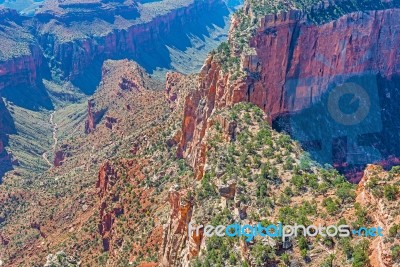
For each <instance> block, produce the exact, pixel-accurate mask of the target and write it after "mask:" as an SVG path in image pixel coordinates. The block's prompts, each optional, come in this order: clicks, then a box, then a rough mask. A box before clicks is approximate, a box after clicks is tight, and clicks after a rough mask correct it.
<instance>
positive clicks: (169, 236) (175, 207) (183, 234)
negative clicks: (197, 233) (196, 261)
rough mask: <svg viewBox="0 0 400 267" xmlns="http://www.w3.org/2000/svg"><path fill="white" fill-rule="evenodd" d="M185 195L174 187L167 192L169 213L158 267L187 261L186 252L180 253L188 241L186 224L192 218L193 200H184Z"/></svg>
mask: <svg viewBox="0 0 400 267" xmlns="http://www.w3.org/2000/svg"><path fill="white" fill-rule="evenodd" d="M185 193H186V192H183V191H178V188H174V187H173V188H171V189H170V191H169V195H168V201H169V204H170V206H171V212H170V216H169V220H168V222H167V224H166V225H164V236H163V244H162V250H161V253H160V258H161V264H160V266H175V265H176V264H177V263H179V262H185V261H186V262H187V260H188V258H187V257H188V255H189V254H188V251H186V250H183V251H182V248H183V247H185V244H186V242H187V241H188V224H189V222H190V219H191V217H192V209H193V200H192V199H185ZM200 240H201V238H200ZM192 247H193V246H192ZM193 253H194V252H193Z"/></svg>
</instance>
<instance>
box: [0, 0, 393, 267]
mask: <svg viewBox="0 0 400 267" xmlns="http://www.w3.org/2000/svg"><path fill="white" fill-rule="evenodd" d="M159 2H160V1H156V2H154V1H140V2H135V1H126V2H125V3H123V5H122V7H123V8H121V6H120V5H119V4H118V3H117V2H116V1H97V0H94V1H90V2H88V3H86V4H81V3H76V2H74V1H72V0H68V1H65V2H62V3H59V2H56V1H51V0H50V1H48V2H46V3H44V4H43V6H42V7H40V8H39V9H38V10H37V11H36V13H35V15H34V16H33V17H32V18H27V17H23V16H20V15H18V14H17V13H15V12H12V11H9V10H3V11H2V12H6V13H4V14H7V16H5V19H4V21H3V24H1V22H0V24H1V25H3V26H2V27H4V29H5V31H9V32H10V33H12V32H13V29H19V30H22V32H23V33H24V34H23V35H22V36H24V38H23V42H21V43H22V44H23V47H22V48H23V49H22V50H18V49H16V48H15V47H13V46H11V49H14V48H15V50H12V51H9V55H15V56H10V57H4V60H3V61H1V62H2V63H1V64H4V65H1V66H3V67H2V68H0V70H2V71H0V77H1V78H0V81H3V82H2V83H0V84H2V86H3V87H1V90H0V93H1V94H2V95H4V96H5V100H4V103H3V102H1V103H0V115H1V117H0V118H1V120H0V129H1V135H0V139H1V141H0V157H1V159H0V160H4V162H6V164H5V165H3V164H2V166H6V168H4V170H3V172H5V173H8V174H12V175H13V176H7V177H6V179H4V183H3V184H2V185H0V202H1V204H2V205H1V206H0V227H1V230H2V232H1V235H0V241H1V245H2V246H1V247H0V262H5V263H6V264H7V266H20V265H24V264H26V263H29V264H36V265H43V263H44V262H46V264H45V266H52V264H55V263H58V262H57V261H59V262H61V261H64V262H65V263H71V264H73V265H79V264H80V263H82V264H85V265H89V266H128V265H133V266H141V267H144V266H196V267H197V266H223V265H226V263H227V262H229V264H230V265H231V266H252V267H253V266H254V267H255V266H257V267H259V266H266V265H270V266H277V265H289V263H290V264H293V265H296V266H352V265H353V263H354V262H357V263H358V264H360V263H361V264H360V265H359V266H365V265H362V263H367V262H368V261H369V262H370V263H371V265H372V266H391V265H394V264H397V263H398V262H399V260H400V253H399V252H398V251H400V243H399V242H398V236H399V233H400V230H399V231H397V230H396V229H397V228H398V227H399V226H398V225H400V224H399V222H400V215H399V214H400V212H399V210H398V207H397V205H396V203H397V201H398V199H399V197H400V194H399V190H398V185H399V180H400V171H399V169H396V168H393V169H391V171H385V170H384V169H383V168H382V167H381V166H375V165H368V163H377V164H381V165H382V166H383V167H385V168H386V169H390V168H391V167H392V165H396V164H397V163H398V161H399V160H398V158H400V155H398V153H399V151H400V148H399V147H398V146H399V145H398V142H397V140H398V139H397V137H398V136H397V135H398V131H397V130H396V129H397V128H398V126H397V119H396V118H397V117H398V115H399V108H398V107H397V105H396V103H397V102H398V99H399V97H400V96H399V95H398V94H399V92H398V84H399V80H398V74H399V73H398V72H399V66H400V65H398V62H399V54H398V53H397V51H399V47H398V46H399V42H398V39H399V27H400V26H399V25H400V13H399V12H400V11H399V9H398V8H396V6H391V8H380V9H376V10H375V9H371V10H362V11H354V10H351V12H347V11H346V12H345V13H346V14H342V15H340V16H336V17H329V20H328V21H325V20H323V19H321V21H322V22H321V21H320V22H321V23H319V24H316V23H315V21H316V20H315V17H313V16H314V15H315V14H314V15H310V10H300V9H299V8H293V6H291V7H290V8H288V9H289V10H282V11H281V12H276V13H277V14H271V13H272V12H270V11H268V12H267V14H261V15H260V10H259V9H258V6H256V2H257V1H246V3H245V5H244V7H243V9H241V10H240V11H239V12H238V13H236V14H235V15H233V17H232V21H231V28H230V32H229V39H228V42H227V43H224V44H222V45H221V46H219V47H218V48H216V49H215V50H213V51H212V52H211V53H210V55H209V56H208V57H207V59H206V60H205V62H204V64H203V65H202V68H201V70H200V72H199V73H198V74H187V73H188V72H190V70H191V68H192V67H193V66H188V67H187V70H186V71H187V73H177V72H168V73H166V74H165V77H163V80H164V79H165V82H164V81H160V80H159V79H158V77H157V75H159V73H158V74H157V72H158V71H159V69H160V68H161V69H162V68H164V70H165V69H169V68H172V69H173V68H175V67H176V66H178V65H179V64H181V63H179V64H178V65H174V64H175V63H176V62H175V63H173V62H174V60H176V58H173V56H174V53H175V52H176V50H174V49H178V50H179V49H180V50H181V51H186V52H187V51H190V52H188V53H186V52H184V53H183V54H182V55H184V56H188V54H191V53H192V52H193V50H190V49H193V48H188V47H187V46H192V45H193V43H192V42H191V41H193V39H191V41H188V40H187V38H186V37H184V36H182V32H185V33H187V35H191V34H194V33H195V34H197V37H198V38H200V39H201V38H204V40H207V41H208V40H209V39H207V38H212V39H215V40H216V41H217V42H219V40H220V39H221V38H222V37H221V36H219V33H217V36H208V37H204V36H203V34H204V33H205V31H204V28H207V27H211V25H213V23H217V24H219V25H220V26H221V27H225V24H224V21H223V19H216V20H214V19H213V20H205V19H206V18H205V17H207V15H208V14H209V13H211V12H215V10H216V9H218V8H220V9H219V11H221V10H222V12H221V13H218V14H219V15H224V14H228V13H229V11H228V10H227V6H226V5H224V3H223V2H222V1H218V0H205V1H195V0H193V1H169V0H165V1H161V2H163V3H164V4H165V3H167V6H168V7H169V8H168V9H162V8H161V7H162V6H161V7H160V6H159V5H158V4H160V3H159ZM285 2H286V1H285ZM293 2H296V1H293ZM338 2H340V3H344V2H346V1H338ZM385 2H386V3H390V2H391V1H385ZM238 3H239V2H237V1H228V5H236V4H238ZM260 3H261V1H260ZM262 3H266V1H262ZM296 3H298V2H296ZM325 5H326V6H323V5H322V6H319V7H318V9H315V10H314V9H313V11H312V12H316V13H317V14H325V13H324V12H326V10H330V8H332V5H333V6H334V2H332V1H329V2H325ZM160 8H161V9H160ZM126 10H128V11H129V12H128V13H129V14H127V13H126ZM316 10H317V11H316ZM346 10H347V9H346ZM107 11H110V12H107ZM156 11H157V12H156ZM312 12H311V13H312ZM329 12H330V11H329ZM105 13H107V14H109V17H108V16H106V17H103V16H102V15H104V14H105ZM261 13H262V12H261ZM73 14H77V16H76V17H75V16H73ZM99 14H101V15H99ZM329 14H330V13H329ZM321 16H322V15H321ZM324 18H325V17H324ZM200 20H205V23H204V21H203V24H202V25H203V26H202V27H200V28H199V29H198V30H199V31H198V32H196V31H193V29H190V28H189V30H188V28H187V25H188V24H192V25H195V26H194V27H197V26H198V25H199V23H200V22H201V21H200ZM246 21H247V23H248V24H246ZM317 21H319V20H317ZM200 24H201V23H200ZM213 27H214V26H213ZM246 27H249V28H246ZM186 30H188V31H186ZM247 31H248V32H250V33H251V34H250V36H249V38H248V39H243V38H240V36H241V35H240V32H247ZM32 33H34V34H32ZM206 35H207V34H206ZM209 35H211V34H209ZM3 37H4V36H2V38H3ZM180 37H182V39H183V40H182V39H179V38H180ZM13 38H14V37H13ZM13 38H9V39H11V40H14V39H13ZM15 38H21V37H19V36H15ZM5 39H7V38H5ZM177 39H179V41H174V40H177ZM160 43H161V44H160ZM160 46H161V47H160ZM35 49H38V50H37V53H36V52H35V53H34V52H32V51H34V50H35ZM194 49H195V50H197V51H203V48H202V43H198V44H197V46H195V48H194ZM2 51H3V50H2ZM4 51H5V50H4ZM226 51H228V53H227V52H226ZM18 53H19V54H18ZM159 53H160V54H159ZM162 53H166V54H162ZM161 54H162V55H161ZM199 54H201V55H203V54H202V53H200V52H199ZM149 55H151V56H153V57H156V58H157V57H160V58H158V59H159V61H160V62H161V63H160V62H157V63H158V64H154V62H153V61H152V60H149V58H148V56H149ZM201 55H200V56H199V57H201ZM184 56H182V57H184ZM189 56H190V55H189ZM2 59H3V58H2ZM164 59H166V61H165V62H163V60H164ZM133 60H135V61H137V62H136V63H135V62H134V61H133ZM153 60H154V58H153ZM182 61H183V63H185V60H183V59H182ZM10 70H11V71H10ZM1 75H3V76H1ZM10 77H17V78H15V79H10ZM23 88H25V91H24V89H23ZM26 88H27V89H26ZM60 88H61V89H60ZM13 90H14V91H13ZM343 91H344V92H345V93H342V92H343ZM21 92H22V95H23V94H24V93H26V92H32V95H34V94H33V93H40V92H42V93H43V94H44V96H43V97H44V98H45V97H46V94H47V97H48V98H50V100H51V103H52V104H53V105H54V107H53V108H51V107H48V108H43V107H42V106H39V107H37V106H33V107H31V109H32V110H29V111H30V112H27V110H28V108H26V107H25V108H24V109H22V108H21V107H20V106H18V103H17V104H15V103H12V101H10V99H12V98H10V97H12V96H13V93H14V94H15V95H17V96H18V94H21ZM337 92H339V97H344V98H345V99H344V101H343V102H344V105H343V106H345V107H346V105H347V104H348V105H347V106H350V108H349V109H346V108H344V107H342V105H341V104H343V103H342V102H340V101H337V98H338V96H337ZM15 95H14V99H16V97H15ZM32 95H30V94H27V96H28V97H29V96H32ZM346 95H350V97H349V98H346V97H347V96H346ZM64 98H65V99H67V100H65V99H64ZM76 98H78V101H76ZM71 99H72V100H71ZM332 99H333V100H336V101H337V102H340V103H336V102H333V104H332ZM354 103H355V104H358V105H361V104H365V103H367V104H368V106H369V109H368V110H367V111H368V112H367V114H361V115H358V116H352V117H350V118H348V116H346V114H357V112H356V111H358V106H357V105H353V104H354ZM332 107H333V108H336V107H339V110H340V109H341V108H344V111H343V112H342V113H334V112H333V113H332ZM53 109H55V111H53ZM32 111H34V112H35V113H32ZM32 114H33V115H32ZM17 116H19V117H17ZM14 117H16V118H18V119H14ZM31 118H35V119H34V120H32V121H30V120H31ZM49 118H50V119H49ZM22 119H25V120H22ZM40 121H45V122H46V123H40ZM27 122H29V123H27ZM354 122H357V123H354ZM21 124H26V125H29V127H30V126H31V125H32V128H33V129H40V130H37V132H36V134H37V136H38V140H39V143H46V142H47V143H48V144H47V143H46V144H45V145H43V147H45V146H47V147H48V149H49V151H51V153H53V154H54V155H53V156H54V160H49V159H47V156H46V159H47V161H48V162H50V163H51V161H53V163H54V164H53V165H54V166H51V167H49V166H47V163H46V162H43V164H46V166H45V169H44V170H40V172H37V173H36V174H32V173H31V172H30V169H29V168H27V167H26V166H27V165H28V164H26V163H25V158H23V157H22V156H25V155H24V154H22V153H21V154H18V155H22V156H21V157H20V162H21V163H22V165H23V167H24V168H26V169H27V170H28V171H26V172H23V171H21V168H17V164H18V161H15V160H14V159H13V157H14V156H13V153H11V152H12V151H11V150H10V148H14V147H15V146H14V147H13V146H12V145H10V143H12V142H16V141H19V140H18V139H16V136H18V135H19V134H21V132H22V134H27V135H29V134H30V133H31V132H29V131H25V132H24V131H19V132H18V130H19V129H20V128H21ZM35 127H36V128H35ZM16 132H18V134H15V133H16ZM39 133H40V134H39ZM287 134H289V135H290V136H291V137H292V138H293V140H292V139H291V138H290V136H289V135H287ZM43 136H45V137H46V138H47V139H48V140H47V139H46V142H42V141H41V140H42V139H40V138H43ZM21 144H22V145H26V144H25V143H24V142H21ZM21 144H19V145H21ZM43 147H42V146H39V148H36V147H35V150H37V152H38V155H39V156H38V157H39V160H41V161H43V160H42V158H41V156H42V155H46V154H42V152H43ZM18 155H17V156H18ZM359 155H360V157H361V158H357V157H358V156H359ZM314 160H316V161H314ZM2 162H3V161H2ZM32 162H33V163H31V164H32V165H34V164H37V166H36V165H34V166H35V167H36V168H37V169H39V164H38V160H37V158H34V160H32ZM325 163H329V164H330V165H332V166H333V167H335V168H336V170H335V169H334V168H332V166H323V165H324V164H325ZM13 168H15V169H14V170H12V169H13ZM2 169H3V168H2ZM337 170H339V171H340V172H341V173H342V174H345V175H346V176H347V179H348V180H350V181H351V182H359V181H360V183H359V185H354V184H352V183H349V182H348V180H346V179H345V178H344V177H343V176H342V175H341V174H340V173H339V172H337ZM0 174H1V172H0ZM343 220H345V222H346V223H349V224H351V225H352V226H354V227H359V226H362V225H364V224H368V225H374V224H375V225H374V226H377V225H379V226H382V227H383V228H384V229H385V230H386V232H385V234H388V232H389V229H391V230H390V231H391V232H393V231H395V233H391V234H390V235H388V238H384V239H383V238H380V237H377V238H372V239H371V242H369V241H368V242H364V241H365V239H364V238H360V237H354V238H352V239H339V238H331V239H330V238H315V239H313V238H309V239H305V240H297V239H296V240H290V241H288V242H283V243H281V242H280V241H279V240H270V239H256V240H254V241H252V242H245V241H243V240H240V239H233V238H232V239H225V238H221V239H218V238H217V239H214V238H207V237H205V236H203V233H202V232H200V235H199V236H196V235H192V236H189V235H188V233H187V230H188V229H187V225H188V223H189V222H190V221H192V222H194V223H195V224H203V225H205V224H211V223H212V224H228V223H232V222H234V221H239V222H241V223H249V224H252V223H256V222H260V221H261V222H263V223H266V222H271V221H272V222H278V221H280V222H284V223H286V224H293V223H298V222H300V223H303V224H311V223H321V224H324V225H329V224H339V223H344V222H343ZM393 229H394V230H393ZM399 229H400V227H399ZM397 232H399V233H397ZM394 248H395V249H396V250H395V249H394ZM360 251H361V252H360ZM368 252H370V254H368ZM396 253H397V254H396ZM285 257H287V258H285ZM78 262H80V263H78ZM288 262H289V263H288Z"/></svg>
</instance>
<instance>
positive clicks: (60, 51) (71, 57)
mask: <svg viewBox="0 0 400 267" xmlns="http://www.w3.org/2000/svg"><path fill="white" fill-rule="evenodd" d="M222 5H223V1H221V0H207V1H193V3H191V4H189V5H187V6H183V7H181V8H177V9H175V10H172V11H171V12H168V13H166V14H164V15H159V16H156V17H155V18H154V19H152V20H150V21H148V22H143V23H136V22H134V23H133V24H132V25H131V26H129V27H127V28H126V29H125V28H123V29H118V28H117V27H116V29H114V30H111V31H109V32H108V30H106V34H103V33H102V34H100V35H93V36H86V37H83V38H76V39H74V40H69V39H68V40H67V41H64V40H61V39H60V36H58V33H56V32H51V31H50V32H48V31H47V26H46V25H44V26H42V27H41V30H40V31H41V37H40V39H41V41H40V43H41V44H43V49H44V51H45V53H46V54H48V55H51V56H52V60H51V62H50V63H51V65H52V67H53V68H56V69H60V70H61V71H62V74H63V76H64V77H66V78H68V79H74V78H76V77H77V76H78V75H79V74H82V73H83V71H84V70H86V69H87V68H89V67H91V66H92V64H94V63H97V64H98V63H99V62H102V61H104V60H105V59H110V58H112V59H116V58H126V57H128V58H139V57H140V55H141V54H142V53H146V54H151V53H152V52H155V51H156V49H157V47H158V45H159V44H160V41H161V40H163V39H164V38H167V37H168V35H170V34H171V33H172V31H175V32H177V31H179V29H180V28H182V27H183V26H184V25H186V24H192V23H195V21H196V19H197V18H198V17H199V16H200V15H202V14H207V13H208V12H210V11H211V10H212V9H218V8H221V7H222ZM107 32H108V33H107Z"/></svg>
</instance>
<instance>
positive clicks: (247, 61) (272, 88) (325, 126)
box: [178, 9, 400, 181]
mask: <svg viewBox="0 0 400 267" xmlns="http://www.w3.org/2000/svg"><path fill="white" fill-rule="evenodd" d="M233 24H234V23H233ZM399 28H400V10H399V9H387V10H379V11H367V12H355V13H350V14H348V15H345V16H343V17H340V18H339V19H337V20H334V21H331V22H329V23H325V24H322V25H315V24H313V23H311V22H310V21H309V20H308V19H307V16H306V15H305V14H303V13H302V12H300V11H290V12H287V13H282V14H280V15H269V16H266V17H264V18H263V19H262V20H261V22H260V23H259V27H258V29H257V32H256V34H255V36H254V37H253V38H252V39H251V41H250V42H251V47H253V48H254V49H255V53H254V54H253V55H251V56H245V57H244V58H242V60H241V62H242V63H241V64H242V68H244V69H246V70H247V71H248V72H249V73H253V74H257V75H253V77H247V79H244V80H243V79H242V80H233V81H232V79H230V76H229V74H223V73H222V72H221V66H219V65H218V63H216V62H215V61H214V60H213V59H212V58H210V59H209V60H208V61H207V62H206V64H205V65H204V67H203V70H202V72H201V81H200V83H199V88H200V89H199V90H197V91H196V92H194V93H193V94H192V96H191V97H190V98H188V99H187V108H186V110H185V115H186V116H185V118H184V120H183V131H182V133H183V134H182V140H181V143H180V146H179V149H178V156H183V157H186V158H188V159H189V161H190V162H191V164H192V165H193V166H194V167H195V169H196V170H197V169H198V173H199V174H200V176H201V173H202V171H201V169H202V167H201V166H202V160H201V158H203V157H202V154H204V149H203V147H202V145H201V143H202V140H203V137H204V132H205V129H206V128H207V120H208V118H209V116H210V114H211V113H212V112H213V111H214V110H215V109H217V108H221V107H224V106H231V105H233V104H234V103H237V102H242V101H249V102H252V103H254V104H256V105H258V106H259V107H261V108H262V109H263V110H264V111H265V113H266V114H267V115H268V118H269V120H270V122H271V123H272V125H273V126H274V128H276V129H278V130H282V131H286V132H288V133H290V134H291V135H292V136H293V137H294V138H295V139H296V140H298V141H300V142H301V143H302V144H303V146H304V147H305V148H306V149H307V150H308V151H309V152H310V153H311V154H312V156H313V158H314V159H316V160H317V161H318V162H320V163H321V164H325V163H328V164H331V165H334V166H335V167H336V168H337V169H339V170H340V171H342V172H343V173H345V174H346V175H347V176H348V178H349V179H350V180H352V181H358V180H359V179H360V178H361V176H360V175H362V173H361V172H360V171H362V170H363V169H364V167H365V166H366V164H367V163H371V162H374V163H380V164H382V165H384V166H388V167H389V166H391V165H393V164H395V163H396V162H398V160H397V158H398V157H399V156H400V146H399V143H400V142H398V141H399V136H398V130H397V129H398V128H399V126H400V125H399V122H398V120H397V119H396V118H398V116H399V112H400V111H399V108H398V105H396V103H397V102H398V100H399V97H400V92H399V90H398V88H399V86H400V83H399V74H400V64H399V62H400V54H399V53H398V51H399V45H400V43H399V42H398V40H399V37H400V35H399Z"/></svg>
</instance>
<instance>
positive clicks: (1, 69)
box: [0, 46, 43, 90]
mask: <svg viewBox="0 0 400 267" xmlns="http://www.w3.org/2000/svg"><path fill="white" fill-rule="evenodd" d="M42 61H43V57H42V53H41V50H40V48H39V47H37V46H32V47H31V54H30V55H22V56H20V57H17V58H13V59H9V60H6V61H3V62H2V61H0V90H2V89H4V88H8V87H16V86H28V87H29V86H31V87H33V86H35V85H36V82H37V80H38V71H39V69H40V67H41V65H42Z"/></svg>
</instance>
